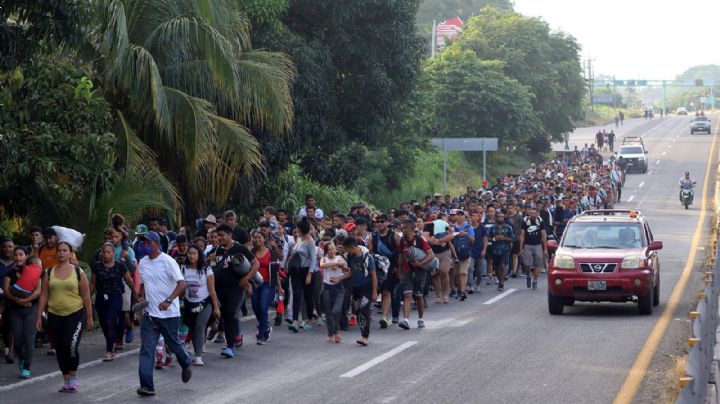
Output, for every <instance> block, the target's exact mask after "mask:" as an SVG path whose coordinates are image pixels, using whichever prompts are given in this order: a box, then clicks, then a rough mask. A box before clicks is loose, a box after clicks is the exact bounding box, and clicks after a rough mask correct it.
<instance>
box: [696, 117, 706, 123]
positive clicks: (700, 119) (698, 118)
mask: <svg viewBox="0 0 720 404" xmlns="http://www.w3.org/2000/svg"><path fill="white" fill-rule="evenodd" d="M707 120H708V119H707V117H706V116H696V117H695V122H699V121H707Z"/></svg>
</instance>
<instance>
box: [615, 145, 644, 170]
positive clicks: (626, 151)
mask: <svg viewBox="0 0 720 404" xmlns="http://www.w3.org/2000/svg"><path fill="white" fill-rule="evenodd" d="M646 155H647V150H645V146H644V145H643V144H642V142H639V143H628V144H623V145H622V146H620V150H618V157H621V156H622V158H623V160H625V161H626V162H627V168H625V172H626V173H630V172H631V171H632V170H636V171H638V172H641V173H646V172H647V170H648V160H647V156H646Z"/></svg>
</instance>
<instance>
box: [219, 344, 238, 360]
mask: <svg viewBox="0 0 720 404" xmlns="http://www.w3.org/2000/svg"><path fill="white" fill-rule="evenodd" d="M220 355H221V356H222V357H223V358H228V359H229V358H234V357H235V351H233V349H232V348H230V347H229V346H226V347H225V348H223V350H222V352H220Z"/></svg>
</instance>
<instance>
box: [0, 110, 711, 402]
mask: <svg viewBox="0 0 720 404" xmlns="http://www.w3.org/2000/svg"><path fill="white" fill-rule="evenodd" d="M713 120H714V121H715V119H713ZM687 124H688V120H687V119H685V118H666V119H663V120H660V119H657V118H656V119H654V120H650V121H642V120H639V122H638V121H635V120H630V121H626V123H625V125H627V126H625V128H626V129H625V133H624V134H627V135H635V134H638V135H645V143H646V145H647V147H648V149H649V150H650V153H649V157H650V158H651V161H653V162H655V161H657V160H660V164H657V167H655V168H653V169H652V170H653V172H652V173H649V175H642V174H633V175H629V176H628V179H627V182H626V188H625V195H624V199H625V200H626V201H627V200H628V199H629V197H630V196H632V195H634V198H633V200H632V202H623V203H622V204H620V205H619V207H631V208H640V209H641V210H642V211H643V213H644V214H645V215H646V216H648V217H649V218H650V220H651V224H652V229H653V232H654V233H655V237H656V238H657V239H661V240H663V241H665V249H664V250H663V251H662V252H661V259H662V265H663V266H662V283H661V287H662V296H661V299H662V300H661V305H660V306H659V307H658V308H657V310H656V312H655V314H654V315H652V316H648V317H641V316H638V315H637V314H636V306H635V305H634V304H630V303H628V304H577V305H576V306H575V307H572V308H568V309H567V311H566V314H565V315H563V316H550V315H549V314H548V311H547V302H546V287H545V285H543V284H542V283H541V287H540V290H539V291H535V292H533V291H529V290H526V289H525V281H524V279H517V280H512V281H509V282H508V285H507V287H508V288H514V289H516V291H514V292H512V293H507V292H506V294H504V295H502V296H503V297H502V298H500V299H499V300H498V299H497V297H498V296H500V294H499V293H498V292H497V291H495V290H494V288H491V287H489V286H483V290H482V293H481V294H480V295H473V296H471V297H470V299H469V300H468V301H466V302H458V301H453V302H451V304H449V305H433V304H431V307H430V309H429V310H428V312H427V314H426V320H427V324H428V327H427V329H425V330H417V329H415V328H413V329H411V330H410V331H402V330H399V329H397V327H392V328H390V329H388V330H380V329H378V327H377V325H376V323H375V324H373V330H372V332H371V337H370V341H371V346H369V347H367V348H362V347H359V346H356V345H355V344H354V342H353V341H354V339H355V338H357V337H358V336H359V335H358V334H359V333H358V331H357V330H356V329H353V330H352V331H351V332H348V333H344V337H345V340H344V342H343V343H342V344H339V345H338V344H326V343H324V342H323V333H322V331H315V332H313V333H300V334H290V333H289V332H288V331H287V329H286V328H285V327H281V328H278V329H276V330H275V332H274V333H273V338H272V340H271V342H270V344H268V345H266V346H256V345H247V346H246V347H244V348H243V349H242V350H241V351H240V353H239V355H238V356H237V357H236V358H235V359H233V360H221V359H220V358H219V355H218V352H219V346H218V345H217V344H212V343H210V344H208V347H207V349H208V353H207V354H206V356H205V359H206V363H207V366H205V367H203V368H194V376H193V380H192V381H191V382H190V383H189V384H186V385H183V384H182V383H181V382H180V373H179V369H178V368H177V366H174V367H172V368H170V369H164V370H161V371H157V372H156V373H155V374H156V385H157V390H158V396H157V397H156V398H154V399H151V401H157V402H170V401H178V400H183V401H191V402H192V401H198V400H208V401H209V400H212V402H219V403H220V402H251V401H259V400H263V401H267V402H282V401H288V400H292V401H294V402H318V401H331V400H333V401H338V400H342V401H343V402H373V403H375V402H381V403H389V402H410V401H416V402H417V401H419V402H459V401H469V402H529V401H535V402H558V403H562V402H567V403H571V402H572V403H577V402H598V403H606V402H610V401H612V399H613V398H614V397H615V395H616V393H617V391H618V389H619V388H620V386H621V385H622V383H623V381H624V379H625V377H626V376H627V372H628V369H629V368H630V367H631V366H632V364H633V362H634V360H635V357H636V355H637V354H638V352H640V350H641V348H642V346H643V344H644V342H645V339H646V337H647V336H648V334H649V333H650V331H651V329H652V327H653V325H654V323H655V321H656V320H657V318H658V316H659V315H660V313H661V311H662V309H663V308H664V306H665V302H666V299H667V297H668V296H669V295H670V293H671V291H672V289H673V287H674V285H675V284H676V282H677V280H678V278H679V275H680V271H681V269H682V267H683V266H684V264H685V260H686V259H687V256H688V249H689V247H690V239H691V238H692V233H693V232H694V229H695V226H696V223H697V218H698V208H697V205H698V204H696V206H695V207H694V208H693V209H691V210H688V211H684V210H682V209H681V207H680V204H679V202H678V200H677V185H676V184H677V180H678V179H679V177H680V175H681V174H682V172H683V171H685V170H686V169H689V170H690V171H691V172H692V173H693V178H695V179H696V180H697V181H698V184H702V181H703V180H704V178H703V175H704V172H705V164H706V160H707V156H708V153H709V149H710V141H711V137H710V136H707V135H695V136H693V137H690V135H689V131H687V130H685V129H686V126H687ZM580 136H581V135H579V136H577V137H576V138H580ZM621 136H622V135H621ZM677 136H680V137H677ZM571 139H572V137H571ZM571 144H572V141H571ZM668 146H670V148H668ZM668 150H670V152H668ZM663 151H665V152H666V154H665V156H663V155H662V152H663ZM641 183H643V186H642V187H640V184H641ZM489 302H492V303H491V304H484V303H489ZM414 315H415V313H413V316H414ZM415 319H416V318H415V317H412V318H411V320H413V321H411V325H412V326H413V327H415V321H414V320H415ZM252 328H254V326H253V322H252V321H248V322H245V330H246V331H245V333H246V335H247V334H248V331H247V330H248V329H252ZM252 340H253V339H252V338H246V341H247V342H249V343H251V342H253V341H252ZM409 343H414V344H412V345H409ZM98 346H99V338H98V335H97V333H95V335H91V336H89V337H86V340H85V341H84V342H83V354H84V357H83V362H88V361H91V360H94V359H97V358H99V357H100V355H101V354H100V353H99V352H98ZM135 346H137V345H135ZM403 347H404V348H403ZM400 349H403V350H402V351H400ZM43 352H44V350H42V351H40V353H43ZM393 352H394V353H395V354H394V356H389V353H393ZM91 355H92V357H91ZM378 359H385V360H384V361H381V362H378ZM37 362H38V363H37V365H36V366H35V368H36V369H35V371H34V376H35V377H39V379H35V380H31V383H28V384H25V385H12V383H16V382H17V379H14V375H15V368H14V367H12V366H10V365H7V366H6V365H3V366H1V367H0V384H2V386H4V387H0V397H1V398H2V401H5V400H6V399H7V400H13V401H15V400H20V399H23V400H30V401H31V402H48V401H50V400H52V401H54V402H78V401H81V402H103V401H118V400H123V401H129V402H143V401H145V400H143V399H139V398H137V397H136V395H135V389H136V388H137V356H136V355H135V354H132V355H129V356H127V357H124V358H120V359H117V360H116V361H114V362H112V363H99V364H96V365H93V366H91V367H89V368H87V369H84V370H82V371H81V392H80V393H78V394H76V395H72V396H66V395H62V394H58V393H57V392H56V391H57V388H59V387H60V381H59V380H60V378H59V376H55V377H49V378H44V379H43V378H42V375H43V374H47V373H48V372H50V371H54V370H55V369H56V367H54V364H53V363H52V359H51V358H47V357H42V356H40V357H39V358H38V360H37ZM372 364H374V366H372V367H368V366H369V365H372ZM364 365H365V366H364ZM363 366H364V367H363ZM353 372H354V373H353ZM357 372H360V373H357ZM356 373H357V374H356ZM9 374H10V375H11V376H8V375H9ZM348 374H350V375H354V376H353V377H342V376H343V375H346V376H347V375H348ZM355 374H356V375H355ZM8 402H12V401H8Z"/></svg>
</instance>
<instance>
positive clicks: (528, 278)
mask: <svg viewBox="0 0 720 404" xmlns="http://www.w3.org/2000/svg"><path fill="white" fill-rule="evenodd" d="M525 282H526V283H527V288H528V289H530V282H532V278H531V277H530V274H528V276H527V278H526V279H525Z"/></svg>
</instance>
